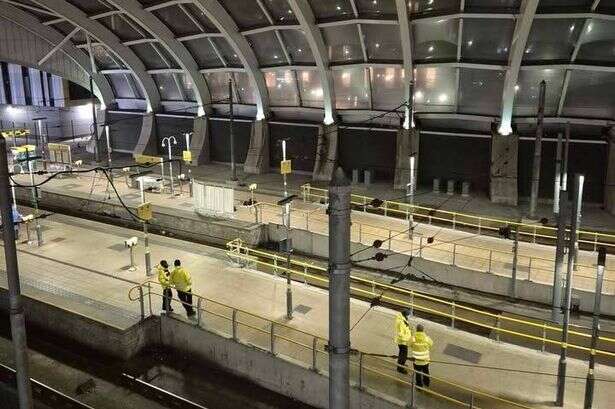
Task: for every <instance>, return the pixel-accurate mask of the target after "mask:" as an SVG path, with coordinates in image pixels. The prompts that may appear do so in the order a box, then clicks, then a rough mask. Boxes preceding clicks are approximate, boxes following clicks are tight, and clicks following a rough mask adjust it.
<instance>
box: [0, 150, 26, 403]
mask: <svg viewBox="0 0 615 409" xmlns="http://www.w3.org/2000/svg"><path fill="white" fill-rule="evenodd" d="M6 155H7V151H6V139H4V138H0V214H1V215H2V221H3V222H4V229H3V230H4V232H3V239H4V257H5V259H6V278H7V284H8V287H9V310H10V321H11V334H12V339H13V352H14V359H15V367H16V368H17V373H16V379H17V396H18V398H19V409H32V407H33V402H32V388H31V385H30V375H29V369H28V346H27V339H26V319H25V314H24V310H23V305H22V300H21V289H20V286H19V266H18V263H17V248H16V247H15V229H14V228H13V211H12V209H11V190H10V189H9V182H8V181H9V168H8V161H7V156H6Z"/></svg>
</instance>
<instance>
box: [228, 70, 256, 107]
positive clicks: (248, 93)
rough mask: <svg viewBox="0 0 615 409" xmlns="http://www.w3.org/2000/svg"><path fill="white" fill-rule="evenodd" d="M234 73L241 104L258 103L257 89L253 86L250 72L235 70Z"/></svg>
mask: <svg viewBox="0 0 615 409" xmlns="http://www.w3.org/2000/svg"><path fill="white" fill-rule="evenodd" d="M232 75H233V80H234V85H235V88H236V89H237V94H238V95H239V102H240V103H241V104H251V105H254V104H256V91H255V90H254V88H253V87H252V83H251V82H250V78H249V77H248V74H246V73H245V72H234V73H233V74H232Z"/></svg>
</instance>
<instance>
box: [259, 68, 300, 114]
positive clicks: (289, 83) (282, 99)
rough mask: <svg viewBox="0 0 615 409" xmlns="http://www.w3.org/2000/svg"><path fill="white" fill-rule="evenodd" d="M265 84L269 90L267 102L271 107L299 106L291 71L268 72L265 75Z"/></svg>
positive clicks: (295, 83)
mask: <svg viewBox="0 0 615 409" xmlns="http://www.w3.org/2000/svg"><path fill="white" fill-rule="evenodd" d="M265 83H266V84H267V89H268V90H269V100H270V102H271V105H272V106H298V105H299V95H297V82H296V80H295V73H294V72H293V71H291V70H280V71H268V72H266V73H265Z"/></svg>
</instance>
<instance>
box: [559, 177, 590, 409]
mask: <svg viewBox="0 0 615 409" xmlns="http://www.w3.org/2000/svg"><path fill="white" fill-rule="evenodd" d="M583 182H584V176H583V175H580V174H576V175H574V184H575V191H574V201H573V203H572V214H571V227H570V240H569V241H568V265H567V268H568V269H567V271H566V302H565V306H564V323H563V330H562V348H561V351H560V358H559V365H558V368H557V396H556V399H555V405H557V406H563V405H564V392H565V389H566V350H567V346H568V325H569V322H570V302H571V299H572V272H573V264H574V257H573V254H574V248H575V245H576V241H577V230H578V229H579V224H580V222H581V202H582V200H583Z"/></svg>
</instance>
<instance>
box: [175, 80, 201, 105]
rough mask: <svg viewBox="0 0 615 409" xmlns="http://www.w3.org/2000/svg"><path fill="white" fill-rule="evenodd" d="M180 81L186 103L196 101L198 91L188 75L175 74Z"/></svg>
mask: <svg viewBox="0 0 615 409" xmlns="http://www.w3.org/2000/svg"><path fill="white" fill-rule="evenodd" d="M175 75H176V76H178V78H179V79H180V81H179V82H180V84H181V86H182V89H183V91H184V95H185V96H186V101H196V91H195V90H194V84H193V83H192V80H191V79H190V78H189V77H188V76H187V75H186V74H175Z"/></svg>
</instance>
